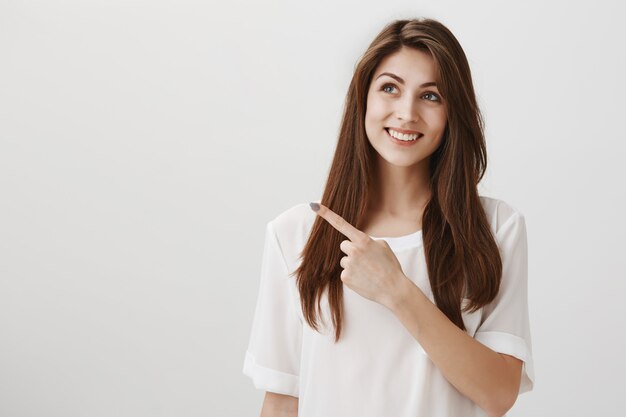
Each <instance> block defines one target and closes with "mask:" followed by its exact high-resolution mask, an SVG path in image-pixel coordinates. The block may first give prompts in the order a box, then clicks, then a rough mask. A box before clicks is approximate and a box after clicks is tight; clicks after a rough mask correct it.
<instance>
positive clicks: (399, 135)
mask: <svg viewBox="0 0 626 417" xmlns="http://www.w3.org/2000/svg"><path fill="white" fill-rule="evenodd" d="M387 132H389V135H390V136H393V137H394V138H396V139H399V140H404V141H410V140H415V139H417V137H418V136H419V135H418V134H417V133H414V134H412V135H407V134H404V133H400V132H396V131H395V130H392V129H387Z"/></svg>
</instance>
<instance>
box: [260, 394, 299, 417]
mask: <svg viewBox="0 0 626 417" xmlns="http://www.w3.org/2000/svg"><path fill="white" fill-rule="evenodd" d="M297 416H298V398H297V397H292V396H291V395H283V394H277V393H275V392H269V391H267V392H266V393H265V400H264V401H263V408H262V409H261V417H297Z"/></svg>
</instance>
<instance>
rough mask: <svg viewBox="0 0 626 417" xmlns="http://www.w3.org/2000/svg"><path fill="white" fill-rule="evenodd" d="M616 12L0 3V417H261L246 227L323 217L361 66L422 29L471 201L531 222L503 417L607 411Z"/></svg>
mask: <svg viewBox="0 0 626 417" xmlns="http://www.w3.org/2000/svg"><path fill="white" fill-rule="evenodd" d="M622 7H623V6H622V5H620V4H619V3H618V2H617V1H614V2H609V1H595V2H578V3H573V2H566V1H553V2H549V3H546V2H541V3H540V2H533V1H524V2H517V3H512V2H497V1H491V2H471V3H469V4H468V3H467V2H447V1H437V2H417V1H410V2H409V1H407V2H395V4H390V3H385V2H380V1H362V0H360V1H350V2H341V3H337V2H328V1H326V2H320V1H316V2H315V3H314V4H313V3H312V2H296V1H290V2H271V3H270V2H255V1H248V2H245V3H243V2H223V3H214V2H210V1H209V2H207V1H181V0H177V1H174V0H170V1H163V0H160V1H154V0H151V1H147V0H146V1H120V0H115V1H111V0H107V1H104V0H101V1H78V0H74V1H43V0H40V1H11V0H2V1H0V193H1V194H0V195H1V200H0V415H1V416H3V417H4V416H10V417H21V416H46V417H53V416H59V417H60V416H63V417H71V416H81V417H82V416H89V417H92V416H107V417H108V416H150V417H157V416H251V415H258V414H259V412H260V406H261V401H262V398H263V392H261V391H257V390H255V389H254V387H253V386H252V383H251V381H250V380H249V379H248V378H247V377H245V376H244V375H243V374H242V366H243V359H244V352H245V349H246V346H247V343H248V337H249V332H250V325H251V321H252V314H253V311H254V307H255V302H256V296H257V290H258V283H259V282H258V280H259V270H260V264H261V253H262V249H263V248H262V243H263V233H264V228H265V224H266V223H267V221H268V220H270V219H272V218H273V217H275V216H276V215H277V214H279V213H280V212H282V211H283V210H286V209H287V208H289V207H291V206H293V205H295V204H298V203H302V202H308V201H312V200H314V199H317V198H319V196H320V194H321V191H322V185H323V183H324V181H325V179H326V175H327V170H328V167H329V165H330V159H331V156H332V152H333V150H334V146H335V142H336V139H337V133H338V127H339V121H340V117H341V111H342V106H343V100H344V97H345V93H346V91H347V87H348V83H349V81H350V77H351V75H352V71H353V68H354V65H355V63H356V60H357V59H358V57H359V56H360V54H362V53H363V51H364V50H365V48H366V47H367V45H368V44H369V42H370V41H371V40H372V38H373V37H374V36H375V35H376V34H377V33H378V31H379V30H380V29H382V27H383V26H384V24H386V23H387V22H389V21H390V20H392V19H396V18H406V17H419V16H426V17H433V18H436V19H440V20H441V21H442V22H443V23H444V24H446V25H447V26H448V27H449V28H450V29H451V30H452V31H453V32H454V33H455V35H456V36H457V37H458V39H459V41H460V42H461V44H462V46H463V47H464V49H465V52H466V54H467V56H468V58H469V61H470V65H471V68H472V73H473V77H474V83H475V86H476V91H477V94H478V99H479V102H480V105H481V108H482V110H483V112H484V115H485V120H486V125H487V131H486V135H487V141H488V151H489V153H488V155H489V166H488V173H487V176H486V178H485V180H484V182H483V184H482V185H481V193H482V194H484V195H488V196H493V197H496V198H500V199H503V200H505V201H507V202H508V203H510V204H512V205H513V206H514V207H516V208H517V209H519V210H520V211H521V212H522V213H523V214H524V215H525V216H526V220H527V232H528V239H529V262H530V265H529V273H530V275H529V291H530V294H529V296H530V313H531V331H532V337H533V352H534V359H535V371H536V385H535V389H534V391H531V392H529V393H526V394H523V395H522V396H520V397H519V398H518V400H517V403H516V404H515V406H514V408H513V409H512V410H511V412H510V413H509V415H510V416H547V415H559V416H565V415H567V416H590V415H603V416H616V415H619V413H622V412H623V410H624V408H626V397H625V396H624V395H623V389H624V388H623V387H624V385H623V376H624V374H625V373H626V359H625V358H626V356H625V355H624V351H626V343H625V339H626V336H625V333H626V332H625V331H624V329H625V328H626V322H625V321H626V307H625V303H624V301H623V298H624V293H625V292H626V284H625V278H626V276H625V273H624V269H623V267H622V265H621V262H622V260H623V258H624V255H623V253H624V242H623V239H624V237H625V236H626V220H625V219H624V215H623V213H624V210H625V209H626V205H625V202H626V194H625V191H624V190H625V188H624V186H623V183H622V181H621V180H622V179H623V178H625V177H626V169H625V168H624V165H625V164H624V157H625V156H626V155H625V152H624V150H625V145H624V141H625V140H626V134H625V133H624V130H625V129H624V123H623V122H624V115H623V112H624V96H625V94H626V82H625V81H624V74H625V73H626V62H625V55H624V48H623V42H622V41H620V39H622V40H623V39H625V38H626V33H625V32H626V29H625V28H624V25H623V20H624V17H625V14H624V11H623V9H622Z"/></svg>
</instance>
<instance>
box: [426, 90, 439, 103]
mask: <svg viewBox="0 0 626 417" xmlns="http://www.w3.org/2000/svg"><path fill="white" fill-rule="evenodd" d="M424 95H425V96H427V95H431V96H434V97H437V98H436V99H435V100H429V101H440V100H439V96H438V95H437V94H435V93H431V92H430V91H429V92H428V93H426V94H424Z"/></svg>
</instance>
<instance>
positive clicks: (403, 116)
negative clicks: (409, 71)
mask: <svg viewBox="0 0 626 417" xmlns="http://www.w3.org/2000/svg"><path fill="white" fill-rule="evenodd" d="M417 108H418V106H417V103H414V102H413V98H411V97H408V96H407V98H406V99H405V100H402V101H399V102H398V110H397V116H398V120H402V121H404V122H407V123H409V122H416V121H418V120H419V112H418V109H417Z"/></svg>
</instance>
